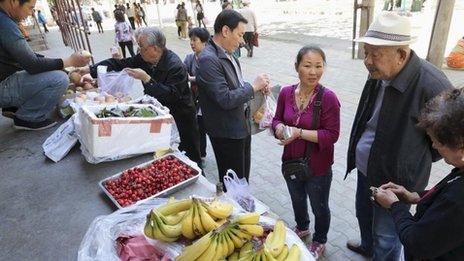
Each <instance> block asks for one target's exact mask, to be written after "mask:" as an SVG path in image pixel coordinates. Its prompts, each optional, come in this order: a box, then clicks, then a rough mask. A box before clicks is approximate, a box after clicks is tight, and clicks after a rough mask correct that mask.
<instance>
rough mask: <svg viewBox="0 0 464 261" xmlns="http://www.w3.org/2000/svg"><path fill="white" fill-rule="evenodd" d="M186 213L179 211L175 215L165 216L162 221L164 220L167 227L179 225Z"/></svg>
mask: <svg viewBox="0 0 464 261" xmlns="http://www.w3.org/2000/svg"><path fill="white" fill-rule="evenodd" d="M186 213H187V211H181V212H179V213H177V214H172V215H169V216H165V217H164V219H165V223H166V224H168V225H176V224H178V223H180V222H181V221H182V219H183V218H184V216H185V214H186Z"/></svg>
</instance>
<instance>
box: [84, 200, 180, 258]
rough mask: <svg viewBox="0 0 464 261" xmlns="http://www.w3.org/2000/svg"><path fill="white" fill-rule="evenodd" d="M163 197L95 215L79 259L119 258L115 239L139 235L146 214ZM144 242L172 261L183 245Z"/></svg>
mask: <svg viewBox="0 0 464 261" xmlns="http://www.w3.org/2000/svg"><path fill="white" fill-rule="evenodd" d="M166 201H167V200H166V199H162V198H155V199H152V200H149V201H144V202H141V203H140V204H136V205H134V206H131V207H126V208H124V209H120V210H118V211H116V212H114V213H112V214H110V215H106V216H98V217H97V218H95V220H94V221H93V222H92V223H91V224H90V227H89V229H88V230H87V232H86V233H85V236H84V238H83V239H82V241H81V245H80V246H79V251H78V257H77V260H79V261H90V260H92V261H97V260H102V261H112V260H115V261H116V260H119V256H118V252H117V243H116V239H118V238H119V237H122V236H140V235H143V227H144V225H145V220H146V216H147V214H148V213H149V212H150V210H151V209H153V208H154V207H156V206H159V205H161V204H164V203H166ZM148 242H149V243H150V244H151V245H153V246H154V247H155V248H156V249H157V250H158V251H162V253H164V255H165V258H166V259H164V260H175V257H176V256H178V255H179V254H180V253H181V252H182V249H183V247H184V245H182V244H179V243H165V242H161V241H158V240H153V239H149V240H148Z"/></svg>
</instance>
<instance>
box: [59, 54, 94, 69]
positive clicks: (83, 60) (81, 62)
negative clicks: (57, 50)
mask: <svg viewBox="0 0 464 261" xmlns="http://www.w3.org/2000/svg"><path fill="white" fill-rule="evenodd" d="M91 58H92V56H88V55H86V54H82V53H81V52H76V53H73V54H72V55H71V56H69V57H68V58H66V59H64V60H63V68H67V67H71V66H73V67H83V66H86V65H88V64H89V63H90V60H91Z"/></svg>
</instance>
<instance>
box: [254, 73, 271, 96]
mask: <svg viewBox="0 0 464 261" xmlns="http://www.w3.org/2000/svg"><path fill="white" fill-rule="evenodd" d="M270 82H271V80H270V79H269V75H268V74H267V73H263V74H260V75H258V77H256V79H255V81H254V82H253V91H254V92H257V91H260V90H263V89H265V88H266V87H268V85H269V84H270Z"/></svg>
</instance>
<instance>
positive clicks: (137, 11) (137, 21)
mask: <svg viewBox="0 0 464 261" xmlns="http://www.w3.org/2000/svg"><path fill="white" fill-rule="evenodd" d="M132 8H133V9H134V18H135V19H134V20H135V24H136V25H137V27H139V28H140V27H142V13H141V12H140V9H139V6H138V5H137V4H136V3H133V4H132Z"/></svg>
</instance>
